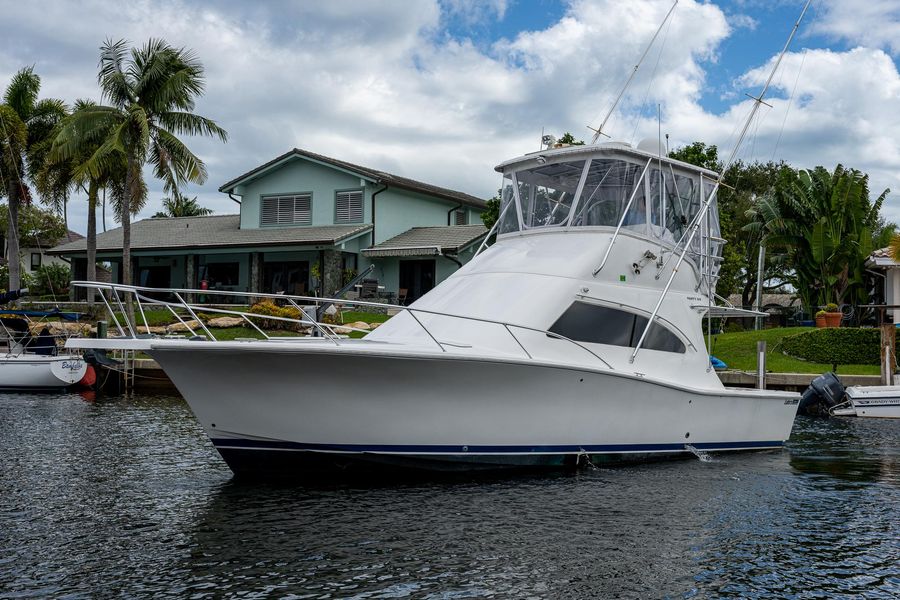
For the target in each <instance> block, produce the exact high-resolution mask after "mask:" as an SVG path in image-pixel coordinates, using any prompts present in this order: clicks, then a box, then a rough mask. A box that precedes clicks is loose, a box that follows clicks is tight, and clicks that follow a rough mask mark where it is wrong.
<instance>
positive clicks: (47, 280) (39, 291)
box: [28, 264, 72, 297]
mask: <svg viewBox="0 0 900 600" xmlns="http://www.w3.org/2000/svg"><path fill="white" fill-rule="evenodd" d="M71 281H72V272H71V270H70V269H69V267H68V266H67V265H60V264H48V265H42V266H40V267H38V268H37V269H36V270H35V272H34V273H33V274H32V276H31V277H29V282H28V283H29V284H30V288H29V289H30V292H31V295H32V296H55V297H61V296H67V295H68V294H69V283H70V282H71Z"/></svg>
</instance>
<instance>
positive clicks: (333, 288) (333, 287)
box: [322, 250, 341, 297]
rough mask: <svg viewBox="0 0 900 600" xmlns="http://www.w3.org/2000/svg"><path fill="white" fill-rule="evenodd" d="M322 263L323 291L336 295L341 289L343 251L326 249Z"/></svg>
mask: <svg viewBox="0 0 900 600" xmlns="http://www.w3.org/2000/svg"><path fill="white" fill-rule="evenodd" d="M323 258H324V260H323V263H324V264H323V265H322V267H323V268H322V293H323V294H324V295H325V296H328V297H331V296H334V293H335V292H337V291H338V290H339V289H341V251H340V250H325V251H324V256H323Z"/></svg>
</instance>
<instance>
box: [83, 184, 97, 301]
mask: <svg viewBox="0 0 900 600" xmlns="http://www.w3.org/2000/svg"><path fill="white" fill-rule="evenodd" d="M99 187H100V186H99V185H97V182H95V181H91V184H90V187H89V188H88V222H87V275H86V276H87V280H88V281H97V192H98V191H99ZM87 302H88V306H90V307H93V306H94V290H93V288H88V290H87Z"/></svg>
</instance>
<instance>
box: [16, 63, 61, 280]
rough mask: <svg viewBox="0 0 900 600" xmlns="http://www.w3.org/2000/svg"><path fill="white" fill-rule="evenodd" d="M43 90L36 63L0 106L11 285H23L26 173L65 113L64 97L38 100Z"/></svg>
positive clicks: (19, 77) (23, 72) (21, 75)
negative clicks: (21, 245) (21, 222)
mask: <svg viewBox="0 0 900 600" xmlns="http://www.w3.org/2000/svg"><path fill="white" fill-rule="evenodd" d="M40 90H41V78H40V77H38V75H37V74H35V72H34V69H33V67H26V68H24V69H21V70H20V71H19V72H18V73H16V74H15V75H14V76H13V78H12V81H10V84H9V86H8V87H7V88H6V93H5V94H4V95H3V104H2V106H0V139H2V141H0V153H2V157H0V175H2V177H0V179H2V183H3V187H4V190H3V193H5V195H6V196H7V202H8V204H9V226H8V228H7V241H6V244H7V246H6V247H7V254H6V257H7V260H8V264H9V287H10V289H17V288H19V287H20V268H21V265H20V258H19V238H18V224H19V206H20V205H21V203H22V202H23V201H25V202H28V201H30V194H29V191H28V186H27V182H26V177H27V176H29V175H32V176H33V174H34V169H35V165H36V164H38V163H39V162H40V156H41V154H42V152H43V151H44V150H45V148H46V145H45V144H46V141H47V140H48V139H49V138H50V137H51V135H52V133H53V129H54V127H56V125H57V124H58V123H59V121H60V120H61V119H62V118H63V117H65V115H66V106H65V104H64V103H63V102H62V100H57V99H55V98H44V99H43V100H38V94H39V93H40ZM26 159H27V163H26ZM26 165H27V167H28V168H26Z"/></svg>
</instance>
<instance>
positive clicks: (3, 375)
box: [0, 354, 87, 390]
mask: <svg viewBox="0 0 900 600" xmlns="http://www.w3.org/2000/svg"><path fill="white" fill-rule="evenodd" d="M86 370H87V365H86V364H85V362H84V360H82V359H81V358H80V357H74V356H38V355H28V354H23V355H19V356H7V357H3V358H0V389H15V390H25V389H59V388H64V387H68V386H70V385H73V384H75V383H78V382H79V381H81V379H82V377H84V374H85V372H86Z"/></svg>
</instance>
